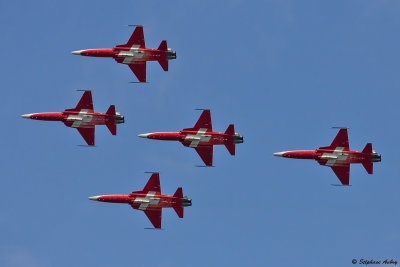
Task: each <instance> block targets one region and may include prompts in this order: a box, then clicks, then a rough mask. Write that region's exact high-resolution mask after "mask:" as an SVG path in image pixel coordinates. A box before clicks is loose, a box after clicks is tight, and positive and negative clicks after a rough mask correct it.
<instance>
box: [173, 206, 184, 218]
mask: <svg viewBox="0 0 400 267" xmlns="http://www.w3.org/2000/svg"><path fill="white" fill-rule="evenodd" d="M174 210H175V212H176V214H178V217H179V218H183V207H174Z"/></svg>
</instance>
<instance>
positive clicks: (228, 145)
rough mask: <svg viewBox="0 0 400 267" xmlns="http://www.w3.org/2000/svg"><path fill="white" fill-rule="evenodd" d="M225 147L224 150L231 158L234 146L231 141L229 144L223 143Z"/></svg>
mask: <svg viewBox="0 0 400 267" xmlns="http://www.w3.org/2000/svg"><path fill="white" fill-rule="evenodd" d="M225 147H226V149H228V151H229V153H230V154H231V155H232V156H234V155H235V149H236V146H235V144H234V143H233V141H232V142H229V143H225Z"/></svg>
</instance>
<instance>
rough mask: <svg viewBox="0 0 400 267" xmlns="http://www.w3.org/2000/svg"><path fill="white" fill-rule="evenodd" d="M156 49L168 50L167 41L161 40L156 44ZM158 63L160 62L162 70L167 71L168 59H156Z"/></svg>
mask: <svg viewBox="0 0 400 267" xmlns="http://www.w3.org/2000/svg"><path fill="white" fill-rule="evenodd" d="M158 50H160V51H167V50H168V46H167V41H165V40H163V41H162V42H161V43H160V45H159V46H158ZM158 63H160V65H161V68H163V70H164V71H168V60H167V59H166V58H165V57H164V58H163V59H160V60H158Z"/></svg>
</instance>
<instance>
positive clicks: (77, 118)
mask: <svg viewBox="0 0 400 267" xmlns="http://www.w3.org/2000/svg"><path fill="white" fill-rule="evenodd" d="M88 112H89V110H88V109H81V110H80V111H79V113H78V115H69V116H68V118H67V121H73V123H72V126H71V127H73V128H78V127H79V126H80V125H81V124H82V123H84V122H90V121H91V120H92V119H93V116H90V115H86V114H87V113H88Z"/></svg>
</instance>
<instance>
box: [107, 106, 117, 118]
mask: <svg viewBox="0 0 400 267" xmlns="http://www.w3.org/2000/svg"><path fill="white" fill-rule="evenodd" d="M106 114H107V115H112V116H114V115H115V106H114V105H111V106H110V107H109V108H108V110H107V112H106Z"/></svg>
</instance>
